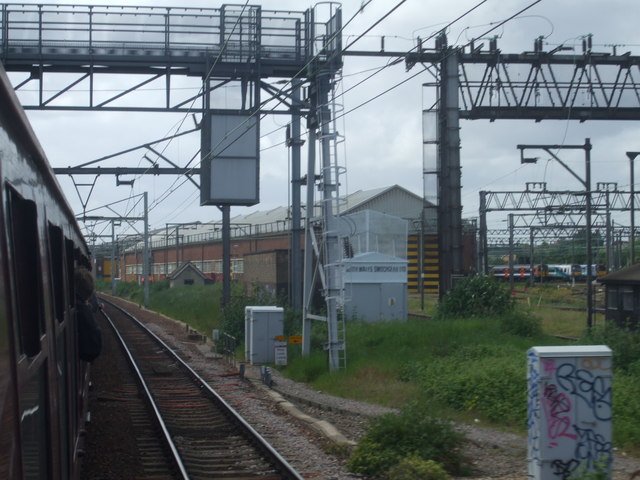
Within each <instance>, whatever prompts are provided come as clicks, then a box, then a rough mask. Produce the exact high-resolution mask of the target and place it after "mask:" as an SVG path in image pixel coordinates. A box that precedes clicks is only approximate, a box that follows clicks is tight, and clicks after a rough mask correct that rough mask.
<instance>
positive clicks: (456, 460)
mask: <svg viewBox="0 0 640 480" xmlns="http://www.w3.org/2000/svg"><path fill="white" fill-rule="evenodd" d="M426 411H427V409H426V408H425V407H424V406H421V405H419V404H411V405H409V406H407V407H405V408H404V409H403V410H402V411H401V412H400V413H399V414H387V415H383V416H381V417H378V418H375V419H374V420H372V423H371V427H370V428H369V430H368V431H367V433H366V434H365V435H364V437H363V438H362V439H361V440H360V442H359V444H358V446H357V447H356V448H355V449H354V451H353V453H352V455H351V457H350V458H349V462H348V464H347V466H348V468H349V470H350V471H351V472H353V473H358V474H362V475H369V476H376V475H382V474H383V473H385V472H387V471H388V470H389V469H390V468H391V467H393V466H394V465H396V464H398V463H400V462H401V461H402V459H404V458H405V457H411V456H413V457H416V458H420V459H422V460H433V461H435V462H438V463H440V464H441V465H442V466H443V467H444V468H445V470H446V471H448V472H449V473H451V474H454V475H459V474H464V473H466V472H468V465H467V463H466V461H465V459H464V457H463V455H462V453H461V442H462V439H463V435H462V434H461V433H458V432H456V431H455V430H454V429H453V427H452V425H451V424H450V423H448V422H445V421H443V420H439V419H436V418H433V417H431V416H429V415H428V414H427V413H426Z"/></svg>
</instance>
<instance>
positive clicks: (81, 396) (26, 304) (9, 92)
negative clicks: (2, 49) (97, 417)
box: [0, 63, 89, 480]
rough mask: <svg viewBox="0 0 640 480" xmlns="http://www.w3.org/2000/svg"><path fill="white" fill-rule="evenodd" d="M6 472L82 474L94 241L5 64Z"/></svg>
mask: <svg viewBox="0 0 640 480" xmlns="http://www.w3.org/2000/svg"><path fill="white" fill-rule="evenodd" d="M0 185H1V186H0V188H1V190H2V200H1V201H0V205H1V207H0V268H1V269H2V271H1V273H0V422H1V423H0V425H1V427H0V478H2V479H8V480H18V479H20V480H22V479H27V478H34V479H45V478H47V479H48V478H52V479H65V480H66V479H77V478H78V476H79V458H80V457H81V454H82V438H83V437H82V432H83V431H84V419H85V418H86V408H87V398H88V397H87V392H88V364H86V363H84V362H81V361H80V360H79V358H78V353H77V343H76V342H77V339H76V336H77V333H76V316H75V290H74V281H73V278H74V270H75V267H76V265H78V264H79V263H82V264H86V263H87V262H88V255H89V253H88V248H87V245H86V243H85V240H84V238H83V236H82V233H81V232H80V228H79V227H78V225H77V223H76V220H75V216H74V214H73V211H72V210H71V208H70V207H69V205H68V203H67V202H66V200H65V197H64V194H63V193H62V191H61V189H60V186H59V184H58V183H57V181H56V179H55V177H54V174H53V171H52V170H51V167H50V166H49V164H48V163H47V160H46V158H45V155H44V153H43V151H42V148H41V146H40V144H39V143H38V141H37V140H36V138H35V135H34V134H33V131H32V130H31V127H30V125H29V123H28V121H27V119H26V115H25V113H24V111H23V110H22V107H21V106H20V104H19V102H18V100H17V98H16V96H15V94H14V91H13V88H12V86H11V84H10V82H9V80H8V78H7V76H6V74H5V72H4V69H3V68H2V64H1V63H0Z"/></svg>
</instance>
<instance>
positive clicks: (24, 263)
mask: <svg viewBox="0 0 640 480" xmlns="http://www.w3.org/2000/svg"><path fill="white" fill-rule="evenodd" d="M7 192H8V196H9V227H10V230H11V236H10V243H11V244H10V246H9V248H10V251H11V253H12V270H13V278H14V279H15V293H16V298H15V300H16V307H15V308H16V313H17V318H18V322H17V327H18V328H17V330H18V340H19V342H20V351H21V353H24V354H26V355H27V356H29V357H33V356H35V355H36V354H37V353H38V352H40V337H41V336H42V334H43V332H44V318H43V315H42V283H41V282H42V280H41V279H42V275H41V269H40V255H39V252H40V249H39V242H38V212H37V208H36V204H35V202H33V201H31V200H25V199H23V198H22V197H21V196H20V195H19V194H18V193H16V192H15V191H14V190H12V189H10V188H8V189H7Z"/></svg>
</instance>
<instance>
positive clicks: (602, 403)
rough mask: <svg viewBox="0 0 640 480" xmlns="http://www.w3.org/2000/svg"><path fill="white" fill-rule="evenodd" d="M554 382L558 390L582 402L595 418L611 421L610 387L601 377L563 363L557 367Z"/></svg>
mask: <svg viewBox="0 0 640 480" xmlns="http://www.w3.org/2000/svg"><path fill="white" fill-rule="evenodd" d="M556 380H557V382H558V386H559V387H560V388H562V389H563V390H566V391H567V392H569V393H570V394H571V395H576V396H577V397H580V398H581V399H582V400H584V401H585V403H586V404H587V405H588V406H589V408H591V410H592V411H593V415H594V417H595V418H597V419H598V420H611V387H610V386H609V387H607V386H606V382H605V379H604V378H603V377H601V376H599V375H594V374H593V373H591V372H590V371H589V370H585V369H577V368H576V367H575V366H574V365H572V364H570V363H565V364H563V365H560V366H559V367H558V370H557V371H556Z"/></svg>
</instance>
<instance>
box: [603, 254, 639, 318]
mask: <svg viewBox="0 0 640 480" xmlns="http://www.w3.org/2000/svg"><path fill="white" fill-rule="evenodd" d="M598 283H601V284H603V285H604V286H605V304H606V318H607V320H609V321H613V322H615V323H616V325H618V326H619V327H630V328H634V329H636V328H638V319H639V318H640V264H636V265H631V266H630V267H627V268H623V269H621V270H618V271H617V272H613V273H610V274H609V275H605V276H604V277H600V278H599V279H598Z"/></svg>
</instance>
